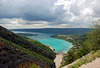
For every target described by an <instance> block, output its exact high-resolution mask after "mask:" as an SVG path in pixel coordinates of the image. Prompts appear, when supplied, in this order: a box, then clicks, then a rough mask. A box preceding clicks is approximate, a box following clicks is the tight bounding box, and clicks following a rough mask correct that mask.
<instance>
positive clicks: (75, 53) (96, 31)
mask: <svg viewBox="0 0 100 68" xmlns="http://www.w3.org/2000/svg"><path fill="white" fill-rule="evenodd" d="M86 37H87V39H86V40H85V41H84V42H83V43H82V44H81V45H80V46H75V47H72V48H71V49H70V50H69V51H68V52H67V55H66V58H65V61H64V62H63V63H62V65H61V66H60V67H63V66H65V65H68V64H70V63H72V62H73V61H75V60H77V59H79V58H81V57H82V56H84V55H86V54H88V53H90V52H94V53H96V51H97V50H100V20H98V21H95V22H94V26H93V29H92V31H90V32H89V33H88V34H87V35H86ZM99 52H100V51H99ZM96 54H98V56H100V53H98V52H97V53H96ZM90 56H92V55H90ZM98 56H97V57H98ZM87 60H88V61H91V59H87V57H86V58H85V59H84V60H83V61H84V63H86V62H87ZM81 64H82V63H79V62H78V63H77V64H75V65H74V66H76V68H77V65H78V66H80V65H81ZM72 68H74V67H73V66H72Z"/></svg>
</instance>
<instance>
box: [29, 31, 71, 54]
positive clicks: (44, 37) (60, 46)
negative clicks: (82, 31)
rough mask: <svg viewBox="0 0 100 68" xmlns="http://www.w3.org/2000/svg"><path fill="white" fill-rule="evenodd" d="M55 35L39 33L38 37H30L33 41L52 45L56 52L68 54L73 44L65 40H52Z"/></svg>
mask: <svg viewBox="0 0 100 68" xmlns="http://www.w3.org/2000/svg"><path fill="white" fill-rule="evenodd" d="M52 35H53V34H43V33H38V36H30V38H31V39H35V40H38V41H39V42H41V43H43V44H45V45H50V47H52V48H53V49H54V50H55V51H56V52H64V53H66V52H67V51H68V50H69V48H70V47H72V43H70V42H67V41H65V40H61V39H56V38H52V37H50V36H52Z"/></svg>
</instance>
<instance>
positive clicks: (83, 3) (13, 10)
mask: <svg viewBox="0 0 100 68" xmlns="http://www.w3.org/2000/svg"><path fill="white" fill-rule="evenodd" d="M98 19H100V0H0V25H1V26H4V27H6V28H8V29H19V28H22V29H24V28H89V27H90V26H91V25H92V21H95V20H98Z"/></svg>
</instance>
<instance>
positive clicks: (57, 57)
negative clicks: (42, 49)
mask: <svg viewBox="0 0 100 68" xmlns="http://www.w3.org/2000/svg"><path fill="white" fill-rule="evenodd" d="M62 57H63V55H61V54H59V55H56V58H55V60H54V62H55V63H56V68H58V67H59V66H60V65H61V64H60V63H61V62H62Z"/></svg>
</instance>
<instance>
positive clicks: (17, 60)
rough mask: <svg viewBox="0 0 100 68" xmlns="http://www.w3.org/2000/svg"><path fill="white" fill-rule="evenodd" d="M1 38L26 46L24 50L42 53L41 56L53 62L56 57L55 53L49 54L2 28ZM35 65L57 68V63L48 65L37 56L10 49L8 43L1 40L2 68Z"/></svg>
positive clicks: (0, 31) (19, 67) (0, 60)
mask: <svg viewBox="0 0 100 68" xmlns="http://www.w3.org/2000/svg"><path fill="white" fill-rule="evenodd" d="M0 37H2V38H4V39H7V40H8V41H11V42H14V43H15V44H20V46H21V45H24V46H22V47H24V48H31V49H32V50H33V51H34V52H36V53H37V54H39V53H41V55H43V56H45V57H47V58H48V59H50V60H52V61H53V60H54V58H55V56H56V55H55V53H48V52H46V51H45V50H43V49H41V48H39V47H38V46H35V45H34V44H32V43H30V42H28V41H27V40H25V39H23V38H21V37H20V36H18V35H16V34H14V33H13V32H11V31H9V30H7V29H5V28H3V27H1V26H0ZM11 46H12V45H11ZM33 64H35V65H39V66H40V67H42V68H55V63H50V64H48V63H46V62H45V61H43V60H40V59H38V58H37V57H35V56H31V55H28V54H27V53H23V52H21V51H18V50H16V49H14V48H10V46H8V42H6V41H2V40H1V39H0V68H28V67H29V66H31V65H33Z"/></svg>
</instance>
